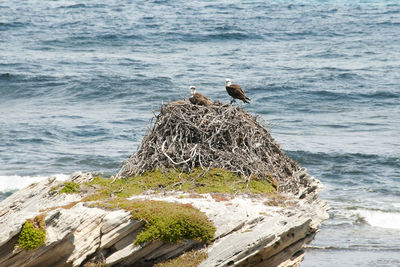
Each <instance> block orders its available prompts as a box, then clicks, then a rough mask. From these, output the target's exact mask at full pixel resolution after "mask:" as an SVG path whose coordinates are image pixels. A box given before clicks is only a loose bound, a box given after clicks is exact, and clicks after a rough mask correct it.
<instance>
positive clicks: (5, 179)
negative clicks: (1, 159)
mask: <svg viewBox="0 0 400 267" xmlns="http://www.w3.org/2000/svg"><path fill="white" fill-rule="evenodd" d="M49 176H56V177H57V179H58V180H61V181H63V180H66V179H67V178H68V177H69V175H66V174H54V175H49ZM49 176H19V175H11V176H0V181H1V183H0V193H3V194H4V193H9V192H14V191H17V190H19V189H22V188H25V187H27V186H28V185H30V184H32V183H37V182H40V181H42V180H44V179H46V178H48V177H49Z"/></svg>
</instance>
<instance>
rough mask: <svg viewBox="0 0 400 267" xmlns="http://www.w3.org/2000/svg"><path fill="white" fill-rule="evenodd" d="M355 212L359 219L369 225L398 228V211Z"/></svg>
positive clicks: (399, 224)
mask: <svg viewBox="0 0 400 267" xmlns="http://www.w3.org/2000/svg"><path fill="white" fill-rule="evenodd" d="M356 214H357V216H358V217H359V219H360V220H362V221H364V222H366V223H367V224H369V225H371V226H374V227H380V228H387V229H396V230H400V213H399V212H386V211H376V210H357V211H356Z"/></svg>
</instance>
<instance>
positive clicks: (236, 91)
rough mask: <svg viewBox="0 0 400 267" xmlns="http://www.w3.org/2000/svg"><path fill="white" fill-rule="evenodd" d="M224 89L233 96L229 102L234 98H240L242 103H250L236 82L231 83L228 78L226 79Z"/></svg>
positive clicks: (233, 100)
mask: <svg viewBox="0 0 400 267" xmlns="http://www.w3.org/2000/svg"><path fill="white" fill-rule="evenodd" d="M225 88H226V91H227V92H228V94H229V95H230V96H231V97H232V98H233V99H232V101H231V104H232V103H233V102H235V98H236V99H239V100H242V101H243V102H244V103H250V98H248V97H247V96H246V94H245V93H244V92H243V89H242V87H240V85H238V84H232V82H231V80H230V79H226V86H225Z"/></svg>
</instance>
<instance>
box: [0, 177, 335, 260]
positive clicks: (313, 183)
mask: <svg viewBox="0 0 400 267" xmlns="http://www.w3.org/2000/svg"><path fill="white" fill-rule="evenodd" d="M297 175H298V177H299V179H300V180H301V181H303V183H304V184H306V185H307V186H306V187H304V188H303V191H302V192H301V193H300V194H299V195H298V196H286V197H284V198H283V199H281V200H279V201H280V202H281V203H278V205H277V206H275V205H273V206H271V205H270V204H269V203H272V202H273V201H274V199H269V198H265V197H260V196H247V195H240V196H232V195H222V196H221V195H213V194H196V195H192V194H187V193H186V194H185V193H182V192H170V193H168V194H155V193H153V194H145V195H139V196H133V197H132V198H131V199H136V200H137V199H147V200H148V199H152V200H163V201H169V202H178V203H186V204H191V205H193V206H194V207H196V208H198V209H199V210H201V211H203V212H204V213H205V214H206V215H207V216H208V217H209V218H210V220H211V221H212V222H213V224H214V225H215V227H216V234H215V241H214V242H213V243H212V244H210V245H209V246H207V247H206V248H205V249H206V250H207V253H208V258H207V259H206V260H205V261H204V262H203V263H202V264H201V266H231V265H234V266H295V265H297V264H298V263H299V262H300V261H301V260H302V258H303V256H304V252H303V250H302V248H303V247H304V246H305V244H307V243H308V242H310V241H311V240H312V239H313V237H314V235H315V234H316V232H317V231H318V227H319V225H320V223H321V221H323V220H324V219H326V218H327V213H326V209H327V205H326V203H325V202H324V201H322V200H320V199H319V198H318V196H317V192H318V191H319V190H320V189H322V185H321V184H320V182H319V181H318V180H316V179H314V178H313V177H310V176H309V175H308V174H307V173H306V171H305V170H304V169H302V170H301V171H300V172H299V173H298V174H297ZM71 179H72V180H75V181H77V179H81V182H83V181H87V180H90V179H91V175H87V174H81V175H73V177H72V178H71ZM58 184H59V182H58V181H57V180H56V179H55V178H54V177H49V178H48V179H46V180H44V181H42V182H39V183H37V184H33V185H31V186H29V187H27V188H25V189H22V190H20V191H18V192H16V193H14V194H13V195H12V196H10V197H9V198H7V199H6V200H4V201H3V202H1V203H0V214H1V216H0V266H63V265H65V266H85V264H86V265H87V266H89V265H88V263H90V262H102V263H105V264H107V266H133V265H135V266H152V265H153V264H154V263H155V262H159V261H162V260H165V259H168V258H171V257H175V256H178V255H180V254H182V253H183V252H184V251H187V250H188V249H190V248H194V247H198V246H199V245H200V244H201V243H200V242H199V241H195V240H185V241H182V242H178V243H172V244H170V243H164V242H161V241H153V242H151V243H148V244H145V245H142V246H140V245H134V243H133V241H134V240H135V238H136V236H137V235H138V233H139V232H140V231H141V230H142V229H143V226H144V224H145V223H144V222H143V221H138V220H132V219H131V215H130V213H129V212H126V211H124V210H105V209H101V208H97V207H92V206H91V205H90V204H89V203H85V202H79V201H80V200H81V199H82V198H83V197H84V196H85V194H58V193H57V192H56V191H54V190H52V188H54V187H56V186H57V185H58ZM300 197H301V198H300ZM68 204H71V205H68ZM74 204H75V205H74ZM71 206H72V207H71ZM38 214H45V222H46V231H47V239H46V243H45V245H44V246H41V247H39V248H37V249H35V250H24V249H21V248H18V247H17V246H16V242H17V239H18V234H19V232H20V230H21V227H22V225H23V224H24V223H25V221H26V220H27V219H29V218H33V217H35V216H37V215H38Z"/></svg>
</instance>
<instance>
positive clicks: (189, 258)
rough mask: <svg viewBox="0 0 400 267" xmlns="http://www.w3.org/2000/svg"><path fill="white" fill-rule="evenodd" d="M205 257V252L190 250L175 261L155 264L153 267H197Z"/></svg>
mask: <svg viewBox="0 0 400 267" xmlns="http://www.w3.org/2000/svg"><path fill="white" fill-rule="evenodd" d="M207 257H208V255H207V252H205V251H197V250H192V251H189V252H186V253H185V254H183V255H181V256H179V257H177V258H175V259H171V260H168V261H165V262H160V263H157V264H156V265H154V267H197V266H199V265H200V263H202V262H203V261H204V260H205V259H207Z"/></svg>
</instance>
